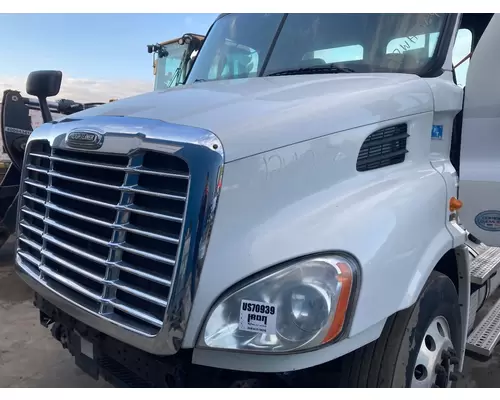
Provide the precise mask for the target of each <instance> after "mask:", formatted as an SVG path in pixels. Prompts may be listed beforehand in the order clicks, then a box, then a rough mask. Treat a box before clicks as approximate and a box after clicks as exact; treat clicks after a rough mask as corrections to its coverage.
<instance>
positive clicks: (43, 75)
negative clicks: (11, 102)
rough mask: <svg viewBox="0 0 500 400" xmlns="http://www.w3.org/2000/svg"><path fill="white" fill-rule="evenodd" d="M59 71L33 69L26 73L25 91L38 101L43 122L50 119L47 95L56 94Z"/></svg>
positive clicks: (59, 80)
mask: <svg viewBox="0 0 500 400" xmlns="http://www.w3.org/2000/svg"><path fill="white" fill-rule="evenodd" d="M61 81H62V72H61V71H33V72H31V73H30V74H29V75H28V80H27V81H26V92H27V93H28V94H30V95H31V96H36V97H37V98H38V102H39V103H40V111H41V112H42V118H43V122H50V121H52V115H51V114H50V110H49V106H48V104H47V97H52V96H56V95H57V94H58V93H59V90H60V89H61Z"/></svg>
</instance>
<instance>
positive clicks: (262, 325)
mask: <svg viewBox="0 0 500 400" xmlns="http://www.w3.org/2000/svg"><path fill="white" fill-rule="evenodd" d="M276 313H277V309H276V306H275V305H274V304H269V303H263V302H260V301H253V300H242V301H241V306H240V323H239V326H238V327H239V329H241V330H242V331H248V332H259V333H266V334H268V335H272V334H275V333H276Z"/></svg>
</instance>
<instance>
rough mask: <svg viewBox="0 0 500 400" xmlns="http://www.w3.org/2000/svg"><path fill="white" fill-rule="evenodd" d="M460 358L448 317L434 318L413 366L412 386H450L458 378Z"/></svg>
mask: <svg viewBox="0 0 500 400" xmlns="http://www.w3.org/2000/svg"><path fill="white" fill-rule="evenodd" d="M458 363H459V360H458V357H457V354H456V351H455V349H454V347H453V343H452V341H451V334H450V327H449V324H448V321H447V320H446V318H444V317H442V316H439V317H436V318H434V319H433V320H432V322H431V323H430V324H429V326H428V328H427V331H426V332H425V335H424V338H423V340H422V344H421V345H420V350H419V352H418V355H417V360H416V362H415V367H414V368H413V378H412V382H411V387H412V388H449V387H451V385H452V384H453V381H456V380H457V377H458V376H457V374H456V373H455V367H456V366H457V365H458Z"/></svg>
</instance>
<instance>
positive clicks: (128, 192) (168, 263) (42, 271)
mask: <svg viewBox="0 0 500 400" xmlns="http://www.w3.org/2000/svg"><path fill="white" fill-rule="evenodd" d="M25 174H26V178H25V180H24V183H25V186H24V191H23V195H22V198H21V202H22V204H21V208H20V210H21V212H22V215H23V218H22V219H21V221H20V224H19V227H20V236H19V243H20V244H19V249H18V254H19V256H20V257H21V258H22V259H23V260H25V261H26V262H28V263H30V264H31V267H30V268H31V269H32V270H33V268H34V269H35V270H37V271H38V273H39V276H40V279H41V280H43V281H44V282H45V284H46V285H48V286H49V287H51V288H52V289H53V290H55V291H56V292H60V293H61V294H62V295H63V296H65V297H69V298H71V299H72V300H73V301H74V302H76V303H79V304H80V305H81V306H82V307H84V308H87V309H89V310H90V311H92V312H97V313H100V314H102V315H103V317H105V318H106V319H110V320H114V321H116V322H117V323H119V324H123V325H127V326H129V327H131V328H132V329H133V330H135V331H142V332H145V333H147V334H151V333H153V334H154V333H157V332H158V330H159V329H161V327H162V326H163V320H164V318H165V312H166V309H167V307H168V298H169V291H170V288H171V285H172V278H173V274H174V268H175V266H176V260H177V253H178V248H179V246H180V243H181V229H182V225H183V222H184V219H185V217H184V214H185V212H186V203H187V193H188V187H189V182H190V173H189V169H188V167H187V164H186V163H185V162H184V161H182V160H180V159H178V158H177V157H174V156H172V155H169V154H160V153H157V152H153V151H144V152H135V153H134V154H130V155H119V154H101V153H98V154H93V153H91V152H86V153H83V152H79V151H69V150H59V149H54V148H50V146H49V145H48V143H47V142H44V141H33V142H31V143H30V146H29V149H28V157H27V161H26V166H25ZM40 243H41V244H40Z"/></svg>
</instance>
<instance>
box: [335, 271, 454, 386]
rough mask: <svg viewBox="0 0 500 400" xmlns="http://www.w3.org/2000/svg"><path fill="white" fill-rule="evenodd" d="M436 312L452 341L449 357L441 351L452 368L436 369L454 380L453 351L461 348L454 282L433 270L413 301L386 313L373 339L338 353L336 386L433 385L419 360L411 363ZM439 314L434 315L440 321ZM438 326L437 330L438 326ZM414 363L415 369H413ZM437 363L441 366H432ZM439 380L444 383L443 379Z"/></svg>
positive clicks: (415, 358) (434, 321)
mask: <svg viewBox="0 0 500 400" xmlns="http://www.w3.org/2000/svg"><path fill="white" fill-rule="evenodd" d="M436 317H443V318H444V320H445V321H446V322H447V324H448V328H449V329H448V330H447V335H446V336H449V338H450V339H451V343H452V345H453V349H452V350H451V357H450V353H449V352H446V351H445V352H443V353H446V354H447V358H448V359H450V358H451V360H452V361H451V365H452V366H451V371H452V372H451V374H448V370H449V369H448V366H450V364H446V365H445V366H446V374H445V373H444V372H443V370H442V369H440V370H439V371H440V373H441V375H440V377H443V376H446V378H445V379H446V380H447V377H448V376H450V375H451V376H452V377H451V379H453V380H456V378H457V374H456V373H454V372H453V370H454V368H455V367H456V365H457V364H458V358H457V357H456V355H457V354H460V348H461V344H460V337H461V316H460V306H459V301H458V294H457V290H456V289H455V286H454V285H453V282H452V281H451V280H450V279H449V278H448V277H447V276H446V275H443V274H441V273H439V272H435V271H434V272H432V274H431V275H430V277H429V279H428V280H427V282H426V283H425V285H424V288H423V289H422V292H421V293H420V296H419V297H418V299H417V301H416V302H415V304H414V305H412V306H411V307H410V308H408V309H405V310H402V311H400V312H398V313H396V314H395V315H393V316H392V317H390V318H389V319H388V320H387V322H386V325H385V327H384V330H383V331H382V334H381V336H380V338H379V339H378V340H376V341H375V342H372V343H370V344H368V345H366V346H364V347H362V348H360V349H358V350H356V351H354V352H352V353H350V354H348V355H346V356H344V357H343V358H342V363H341V371H339V372H340V374H339V375H340V382H338V383H339V386H340V387H358V388H359V387H364V388H366V387H368V388H372V387H379V388H382V387H384V388H387V387H397V388H402V387H403V388H404V387H412V381H413V383H417V384H419V385H427V384H429V383H430V384H429V387H436V385H435V384H434V386H433V385H432V375H429V373H432V371H426V369H425V366H423V365H422V364H419V365H418V367H417V365H416V361H417V356H418V355H419V352H420V349H421V345H423V346H426V345H428V344H429V341H431V339H429V338H428V337H427V341H426V342H425V343H423V341H424V335H425V334H426V332H427V329H428V328H429V326H431V324H432V326H433V327H435V326H436V325H435V324H437V322H436V320H435V318H436ZM444 320H443V319H441V320H439V321H441V323H442V321H444ZM439 321H438V322H439ZM433 332H436V330H434V331H433ZM439 332H440V333H442V330H439ZM431 338H432V335H431ZM443 340H444V339H443ZM439 343H441V342H439ZM447 343H448V342H447ZM447 346H448V345H447V344H446V345H445V347H446V349H445V350H448V349H449V348H448V347H447ZM434 351H438V352H439V353H437V354H441V351H440V349H434ZM421 356H422V355H421ZM440 360H441V358H440ZM420 361H421V359H420ZM429 365H430V364H429ZM416 367H417V371H415V369H416ZM421 368H423V369H424V370H425V371H424V372H426V374H427V378H426V379H425V380H424V379H423V378H422V369H421ZM436 368H441V367H439V366H436ZM436 368H434V370H436ZM414 376H418V378H419V379H421V380H420V381H415V380H413V378H414ZM415 379H417V378H415ZM437 383H443V381H442V380H438V382H437ZM452 383H453V382H452ZM443 386H446V383H445V384H443ZM437 387H441V386H440V385H438V386H437Z"/></svg>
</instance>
